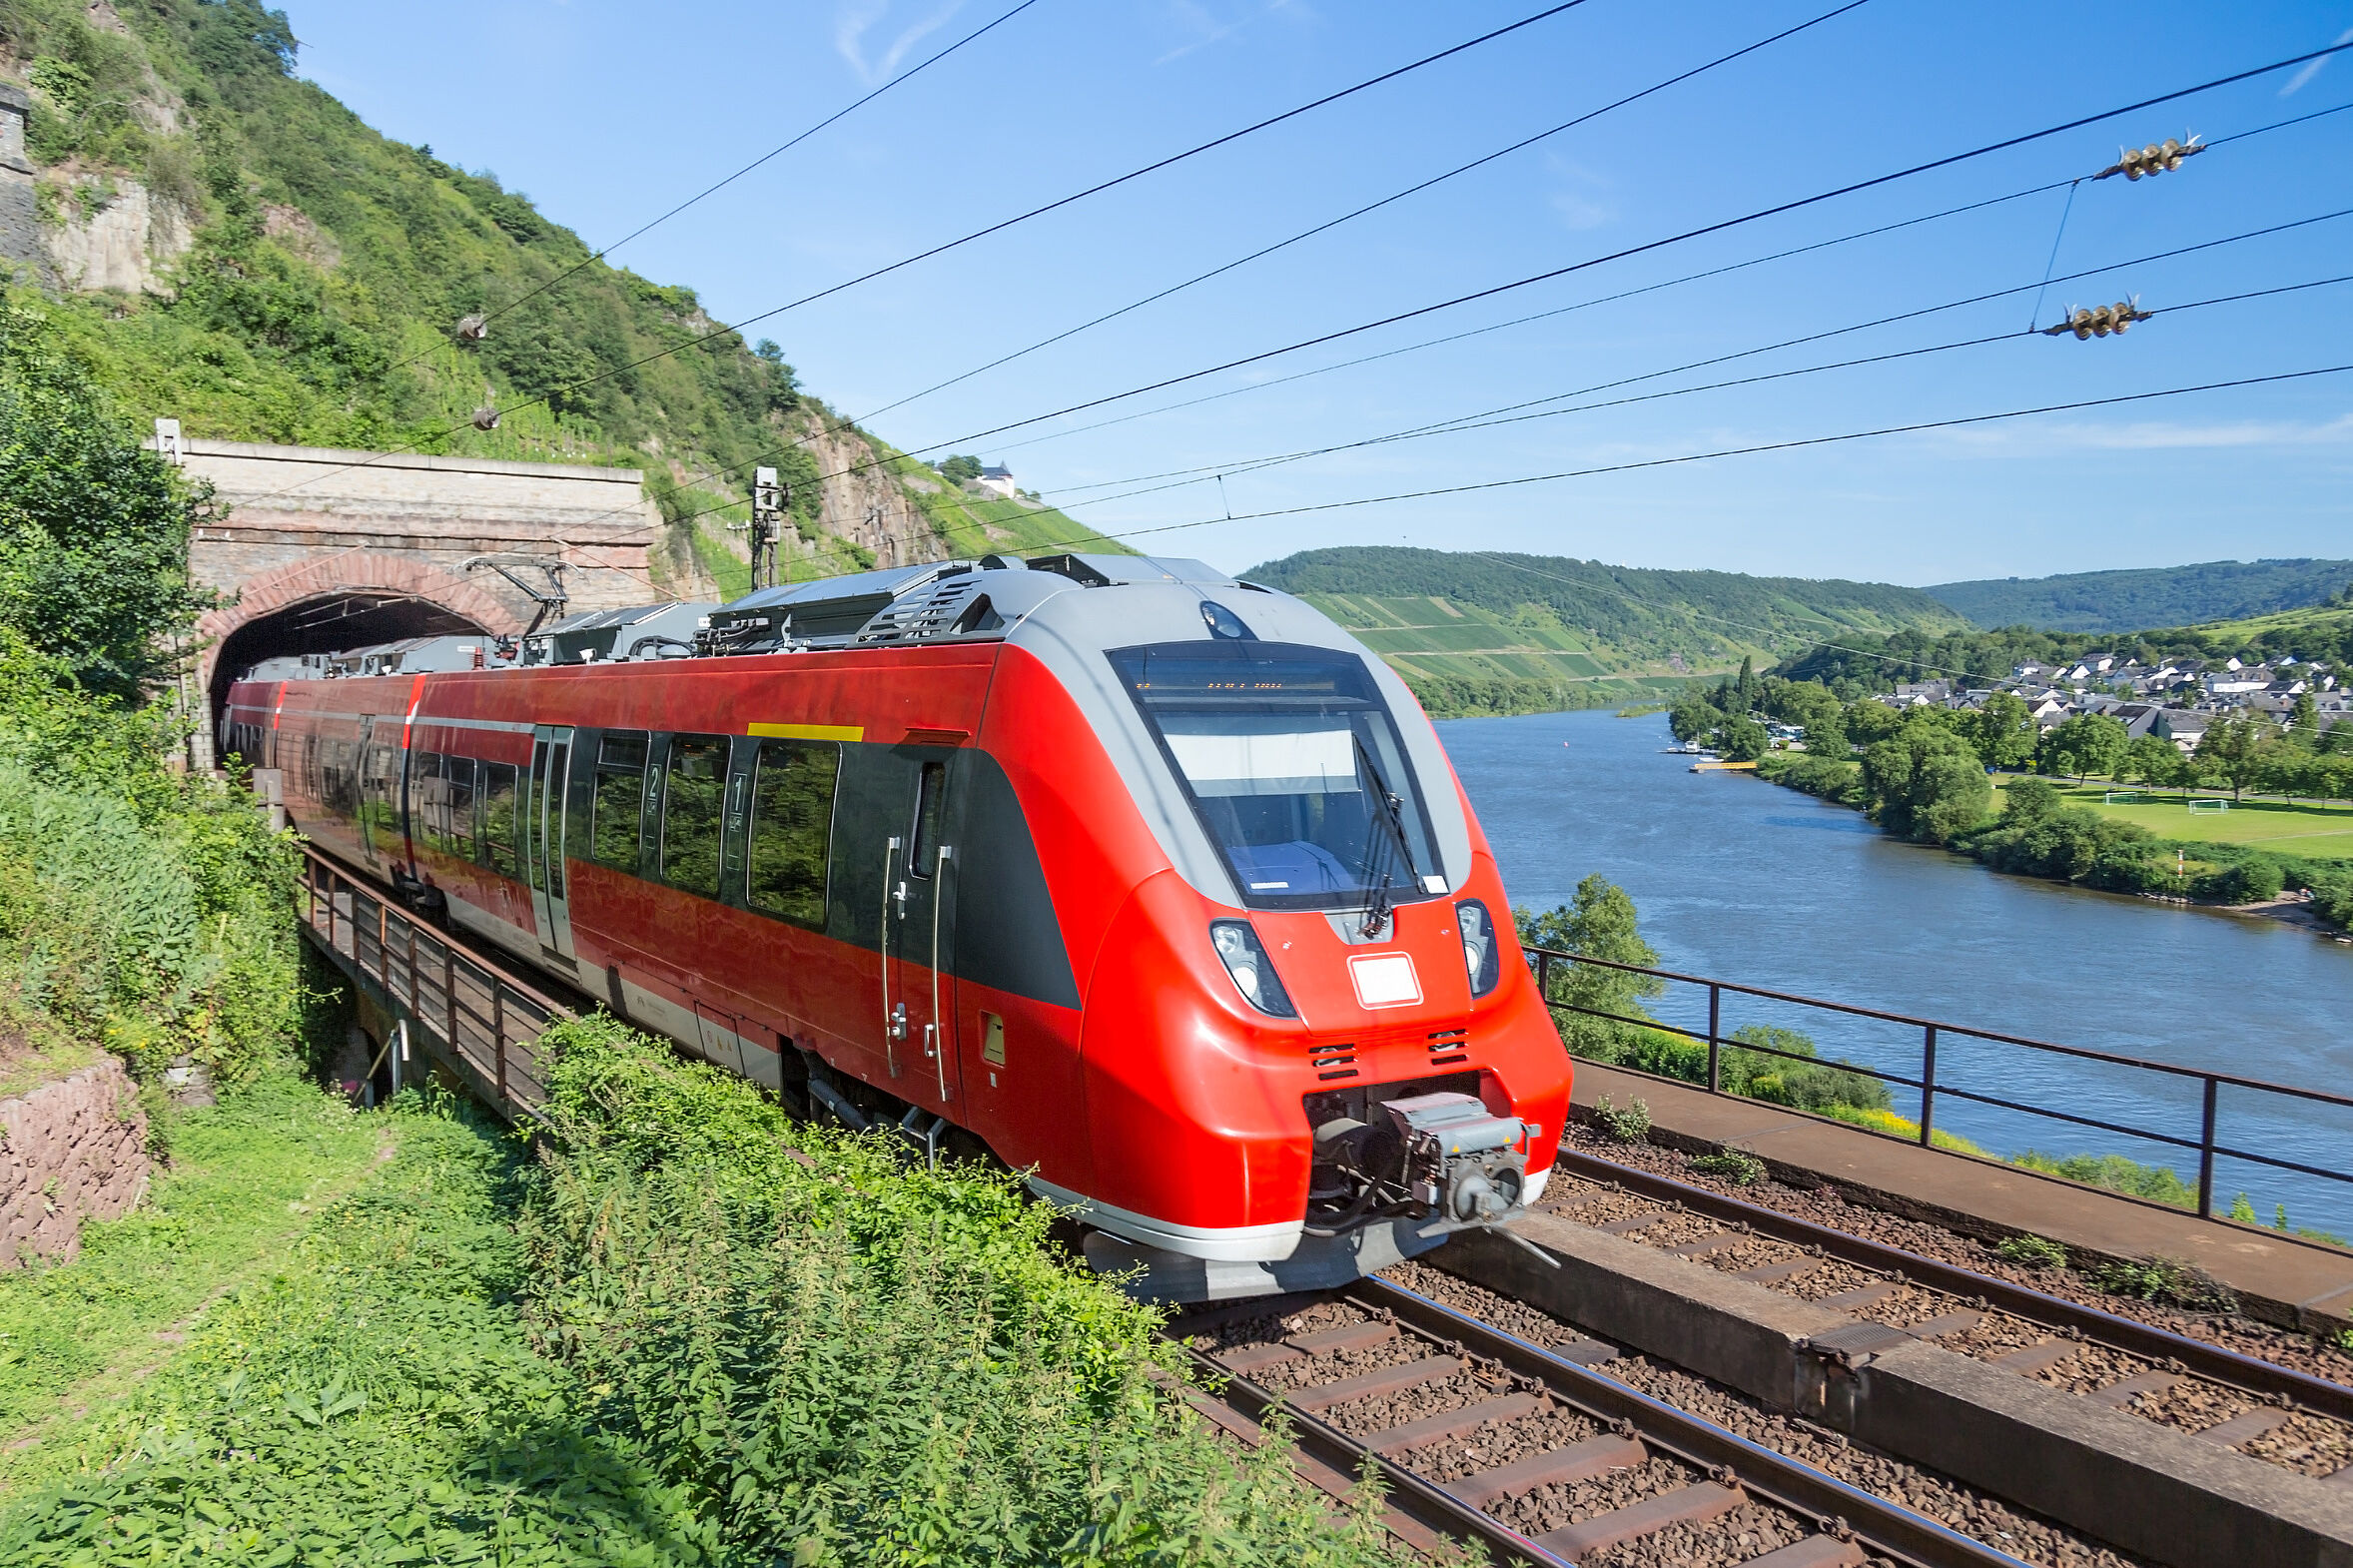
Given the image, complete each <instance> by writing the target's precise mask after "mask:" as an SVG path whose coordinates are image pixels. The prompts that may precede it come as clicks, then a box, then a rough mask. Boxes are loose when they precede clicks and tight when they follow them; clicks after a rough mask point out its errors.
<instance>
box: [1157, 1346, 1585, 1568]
mask: <svg viewBox="0 0 2353 1568" xmlns="http://www.w3.org/2000/svg"><path fill="white" fill-rule="evenodd" d="M1171 1326H1172V1327H1173V1328H1178V1329H1181V1327H1182V1324H1180V1323H1177V1324H1172V1325H1171ZM1185 1353H1186V1354H1187V1355H1189V1356H1190V1357H1191V1358H1192V1363H1193V1366H1194V1367H1195V1368H1196V1369H1197V1370H1198V1371H1199V1372H1201V1373H1202V1375H1203V1376H1204V1378H1205V1379H1207V1387H1205V1388H1203V1389H1202V1390H1200V1393H1201V1396H1202V1397H1203V1398H1204V1399H1217V1400H1222V1401H1223V1402H1225V1403H1226V1404H1228V1405H1230V1406H1231V1407H1232V1408H1233V1409H1234V1410H1236V1411H1238V1412H1239V1413H1240V1414H1241V1415H1242V1416H1243V1417H1245V1418H1246V1419H1247V1420H1248V1421H1249V1422H1250V1423H1251V1424H1252V1425H1255V1426H1258V1427H1264V1426H1266V1425H1267V1423H1268V1422H1269V1421H1270V1420H1272V1419H1274V1418H1275V1417H1276V1416H1277V1414H1278V1413H1279V1417H1280V1419H1281V1421H1282V1423H1283V1425H1284V1426H1285V1427H1286V1428H1287V1429H1288V1430H1289V1432H1290V1436H1291V1439H1292V1441H1293V1443H1294V1444H1295V1445H1296V1446H1297V1448H1298V1450H1299V1452H1300V1453H1302V1454H1304V1455H1306V1456H1307V1457H1308V1458H1309V1459H1312V1460H1314V1461H1316V1462H1317V1463H1318V1464H1320V1465H1322V1466H1323V1467H1324V1468H1325V1469H1326V1470H1328V1471H1331V1472H1336V1473H1337V1474H1338V1475H1340V1476H1342V1477H1349V1478H1354V1477H1358V1476H1361V1475H1362V1474H1363V1473H1364V1471H1365V1470H1366V1468H1367V1467H1370V1468H1371V1470H1372V1471H1373V1472H1374V1473H1375V1474H1377V1475H1378V1476H1379V1477H1380V1480H1381V1485H1382V1488H1383V1492H1384V1496H1383V1499H1382V1500H1383V1502H1384V1503H1385V1504H1386V1505H1387V1508H1388V1510H1389V1511H1390V1512H1392V1513H1395V1514H1399V1515H1402V1516H1403V1518H1404V1520H1405V1522H1406V1524H1407V1525H1408V1526H1409V1528H1408V1529H1403V1530H1401V1529H1399V1528H1398V1527H1397V1525H1396V1523H1394V1522H1390V1523H1388V1526H1387V1527H1388V1529H1389V1531H1390V1533H1391V1534H1394V1535H1396V1536H1398V1537H1399V1538H1400V1539H1402V1540H1404V1541H1406V1542H1407V1543H1408V1544H1409V1545H1413V1546H1416V1547H1419V1548H1422V1549H1424V1550H1426V1549H1427V1546H1428V1545H1429V1542H1428V1541H1427V1540H1426V1539H1424V1540H1416V1539H1415V1538H1414V1534H1413V1532H1412V1529H1411V1528H1410V1527H1414V1526H1418V1527H1419V1529H1420V1530H1423V1531H1427V1532H1429V1533H1430V1534H1431V1535H1435V1536H1438V1537H1443V1538H1446V1539H1451V1540H1456V1541H1476V1542H1478V1543H1479V1544H1480V1545H1482V1546H1485V1547H1486V1548H1487V1549H1488V1550H1489V1551H1490V1552H1492V1553H1495V1554H1497V1556H1498V1557H1499V1558H1500V1559H1501V1560H1502V1561H1505V1562H1518V1563H1527V1564H1532V1565H1534V1568H1575V1565H1574V1564H1572V1563H1570V1562H1568V1561H1567V1559H1565V1558H1561V1557H1557V1556H1555V1555H1553V1554H1552V1553H1551V1552H1548V1551H1546V1550H1545V1549H1544V1548H1543V1547H1541V1546H1538V1545H1537V1544H1536V1543H1535V1542H1534V1541H1531V1540H1529V1539H1528V1538H1527V1537H1526V1536H1524V1535H1522V1534H1520V1532H1519V1531H1517V1530H1515V1529H1513V1528H1512V1527H1511V1526H1510V1525H1508V1524H1505V1523H1504V1522H1503V1521H1502V1520H1500V1519H1497V1518H1495V1517H1493V1516H1492V1515H1490V1514H1486V1513H1483V1512H1481V1511H1480V1510H1479V1509H1476V1508H1473V1507H1472V1506H1471V1505H1470V1504H1468V1503H1466V1502H1464V1501H1463V1500H1462V1499H1460V1498H1459V1497H1456V1496H1454V1495H1453V1494H1452V1493H1450V1492H1448V1491H1446V1490H1445V1488H1443V1487H1441V1486H1438V1485H1437V1484H1435V1483H1433V1482H1431V1481H1427V1480H1425V1479H1423V1478H1422V1477H1421V1476H1419V1475H1416V1474H1414V1473H1413V1472H1412V1471H1411V1470H1408V1469H1406V1468H1405V1467H1404V1466H1403V1465H1400V1464H1398V1463H1397V1462H1396V1461H1394V1460H1392V1459H1389V1458H1386V1457H1384V1456H1382V1455H1380V1454H1377V1453H1374V1452H1373V1451H1372V1450H1371V1449H1369V1448H1367V1447H1365V1446H1364V1444H1362V1443H1360V1442H1358V1441H1357V1440H1356V1439H1355V1438H1353V1437H1350V1436H1348V1435H1347V1434H1346V1433H1345V1432H1342V1431H1341V1430H1340V1429H1339V1428H1337V1427H1335V1426H1333V1425H1331V1424H1330V1423H1329V1422H1327V1421H1323V1420H1319V1419H1317V1418H1316V1417H1315V1416H1312V1415H1309V1414H1308V1413H1307V1412H1306V1411H1304V1410H1293V1409H1291V1408H1290V1407H1289V1406H1288V1405H1285V1404H1283V1403H1282V1397H1281V1395H1280V1394H1278V1393H1276V1392H1274V1391H1273V1390H1271V1389H1267V1388H1262V1387H1260V1386H1259V1385H1258V1384H1256V1383H1253V1382H1251V1381H1250V1380H1249V1379H1248V1378H1246V1377H1244V1376H1242V1375H1241V1374H1240V1373H1239V1372H1234V1371H1229V1370H1227V1369H1226V1368H1225V1367H1224V1366H1222V1365H1220V1364H1218V1362H1217V1359H1216V1358H1215V1357H1214V1356H1211V1355H1209V1354H1207V1353H1205V1352H1203V1351H1200V1350H1195V1349H1193V1348H1191V1347H1190V1346H1189V1345H1188V1346H1186V1347H1185ZM1204 1413H1207V1412H1204ZM1212 1418H1214V1417H1213V1416H1212ZM1220 1424H1223V1423H1220Z"/></svg>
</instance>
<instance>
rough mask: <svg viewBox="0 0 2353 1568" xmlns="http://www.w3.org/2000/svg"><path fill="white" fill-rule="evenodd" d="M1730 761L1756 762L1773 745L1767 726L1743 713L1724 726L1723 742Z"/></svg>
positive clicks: (1727, 758)
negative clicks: (1766, 730)
mask: <svg viewBox="0 0 2353 1568" xmlns="http://www.w3.org/2000/svg"><path fill="white" fill-rule="evenodd" d="M1721 744H1722V746H1723V748H1724V757H1725V760H1726V761H1728V762H1754V761H1756V760H1757V759H1758V758H1760V757H1762V756H1764V755H1765V753H1766V752H1767V751H1769V750H1771V749H1772V747H1773V737H1772V736H1770V735H1768V734H1766V733H1765V726H1764V725H1762V724H1760V723H1758V722H1757V721H1756V720H1755V719H1752V718H1750V717H1748V716H1747V715H1746V714H1743V715H1741V716H1739V717H1737V718H1735V719H1733V720H1732V722H1731V723H1729V724H1727V725H1725V726H1724V738H1723V740H1722V742H1721Z"/></svg>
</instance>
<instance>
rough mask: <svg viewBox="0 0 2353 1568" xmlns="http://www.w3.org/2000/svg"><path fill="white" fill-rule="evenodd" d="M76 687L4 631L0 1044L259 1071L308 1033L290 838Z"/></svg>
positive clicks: (140, 721) (154, 724) (147, 1070)
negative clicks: (175, 762)
mask: <svg viewBox="0 0 2353 1568" xmlns="http://www.w3.org/2000/svg"><path fill="white" fill-rule="evenodd" d="M70 682H71V670H70V668H69V667H68V666H66V665H65V664H64V663H63V662H62V661H60V660H55V659H47V658H43V657H41V656H39V655H37V654H35V653H33V652H32V651H31V650H29V649H27V648H26V647H25V646H24V644H23V643H22V641H21V640H19V639H18V638H17V637H16V634H15V633H14V632H13V631H12V630H10V629H8V628H5V627H0V1039H13V1040H15V1041H17V1042H20V1043H21V1044H22V1045H23V1046H26V1047H30V1048H33V1049H37V1050H48V1051H51V1052H70V1051H72V1050H73V1049H74V1048H75V1047H76V1046H77V1045H83V1046H86V1044H87V1043H88V1042H92V1041H103V1042H104V1043H105V1044H106V1045H107V1047H108V1048H109V1049H111V1050H113V1051H114V1052H115V1053H116V1054H118V1055H120V1056H124V1057H126V1058H128V1059H129V1060H130V1062H131V1064H132V1066H133V1068H134V1070H135V1071H137V1072H139V1073H140V1074H141V1075H142V1076H143V1077H148V1078H152V1077H153V1076H154V1075H155V1074H156V1073H157V1072H160V1070H161V1069H162V1068H163V1067H164V1066H165V1065H166V1064H167V1063H168V1062H169V1061H171V1060H173V1059H176V1058H192V1059H194V1060H195V1061H198V1062H202V1063H204V1064H206V1065H207V1066H209V1067H210V1068H211V1069H212V1070H213V1072H214V1073H215V1074H216V1075H217V1076H219V1077H221V1078H223V1079H225V1080H236V1079H239V1078H244V1077H250V1076H252V1075H254V1074H256V1073H258V1072H261V1071H263V1070H264V1069H265V1068H266V1067H268V1066H269V1064H271V1063H272V1062H274V1061H279V1060H283V1059H285V1058H286V1057H287V1055H288V1054H289V1053H290V1052H291V1050H292V1048H293V1045H294V1042H295V1040H296V1038H297V1036H298V1035H299V1033H300V1029H301V1025H302V1016H301V1014H302V999H303V988H302V986H301V983H300V959H299V956H298V951H297V948H298V942H299V939H298V938H297V937H296V935H295V933H294V931H293V929H292V923H291V920H290V919H289V914H288V912H289V911H290V910H291V908H292V899H293V889H294V879H295V875H296V870H295V851H294V845H293V840H292V838H291V837H290V836H285V835H281V836H277V837H273V836H272V835H271V834H270V833H269V832H268V831H267V829H266V828H265V827H264V826H263V824H262V823H261V821H260V819H259V817H258V816H257V814H256V813H255V810H254V808H253V805H252V803H251V801H250V799H240V798H239V794H238V792H237V791H236V790H235V789H233V788H231V787H229V786H225V785H221V784H216V783H214V782H213V781H211V780H210V779H204V778H196V777H190V776H188V775H185V774H180V773H174V772H171V771H169V770H168V769H167V768H166V767H165V765H164V759H165V756H166V755H167V753H166V752H165V750H164V747H165V746H166V745H167V744H170V743H171V742H172V741H174V740H176V738H177V737H176V733H175V732H174V731H173V730H172V729H171V727H170V726H169V725H168V724H167V723H165V722H163V720H162V719H161V718H160V716H159V715H157V714H155V713H154V712H152V711H141V712H130V711H126V710H124V709H123V708H122V707H121V706H120V705H119V704H118V703H116V702H114V701H113V700H112V699H110V698H106V697H102V696H92V695H90V694H87V693H84V692H82V691H78V690H76V689H75V688H74V687H73V686H72V685H71V683H70Z"/></svg>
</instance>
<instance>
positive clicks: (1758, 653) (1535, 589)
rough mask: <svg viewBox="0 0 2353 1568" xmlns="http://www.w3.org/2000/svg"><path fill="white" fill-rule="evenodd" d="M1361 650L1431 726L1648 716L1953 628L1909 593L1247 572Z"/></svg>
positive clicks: (1323, 559) (1353, 557)
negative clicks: (1903, 637) (1731, 678)
mask: <svg viewBox="0 0 2353 1568" xmlns="http://www.w3.org/2000/svg"><path fill="white" fill-rule="evenodd" d="M1246 575H1247V576H1248V577H1249V578H1250V580H1252V581H1253V582H1262V583H1265V584H1266V585H1267V586H1269V587H1276V588H1282V589H1284V590H1286V591H1288V592H1292V593H1297V594H1299V595H1300V596H1302V597H1303V598H1305V599H1306V600H1307V601H1308V602H1309V603H1312V604H1314V605H1315V606H1316V607H1317V608H1319V609H1321V610H1322V611H1324V613H1326V614H1328V615H1330V616H1331V617H1332V618H1333V619H1334V620H1336V621H1338V622H1340V624H1342V625H1344V626H1346V627H1348V628H1349V629H1351V630H1353V631H1354V632H1356V633H1357V635H1358V636H1360V637H1362V638H1363V639H1364V641H1365V643H1366V644H1367V645H1368V646H1370V647H1372V648H1374V649H1376V650H1377V651H1378V652H1380V653H1381V654H1382V655H1383V656H1384V657H1386V658H1387V659H1388V661H1389V663H1390V664H1391V665H1392V666H1394V667H1395V669H1396V670H1397V672H1398V674H1400V675H1401V676H1403V677H1404V679H1405V681H1406V683H1407V684H1408V685H1410V686H1411V687H1412V688H1413V690H1414V694H1415V695H1416V696H1417V697H1419V698H1420V699H1421V702H1422V705H1423V706H1424V707H1426V708H1428V709H1429V710H1430V711H1431V712H1432V713H1436V714H1467V713H1529V712H1541V711H1546V710H1549V709H1555V708H1583V707H1596V706H1604V705H1615V704H1618V703H1622V702H1636V701H1652V700H1657V699H1658V698H1660V697H1661V696H1662V695H1663V694H1664V695H1673V694H1674V693H1676V692H1678V691H1680V690H1681V689H1682V686H1683V682H1684V681H1685V680H1686V679H1688V678H1690V677H1693V676H1698V675H1712V674H1717V673H1721V672H1724V671H1728V670H1731V669H1734V668H1736V667H1737V666H1738V665H1739V664H1740V661H1741V660H1742V659H1743V658H1744V657H1753V658H1755V659H1757V660H1758V662H1759V663H1770V662H1771V661H1773V660H1774V659H1777V658H1782V657H1786V656H1788V655H1790V654H1791V653H1793V652H1795V651H1796V650H1798V649H1799V648H1800V647H1802V646H1803V645H1804V642H1805V640H1806V639H1809V638H1821V637H1836V638H1845V639H1850V640H1851V639H1853V638H1854V637H1856V636H1858V635H1860V636H1864V637H1867V638H1869V639H1871V640H1873V641H1875V642H1876V641H1877V640H1878V639H1879V638H1881V637H1884V636H1886V635H1887V634H1888V633H1890V632H1893V631H1897V630H1900V629H1902V630H1920V631H1925V632H1927V633H1929V634H1932V635H1934V634H1937V633H1942V632H1946V631H1955V630H1961V629H1962V622H1961V617H1960V616H1958V615H1956V614H1954V613H1953V612H1952V611H1951V610H1949V609H1947V608H1945V607H1944V606H1943V605H1941V604H1939V603H1937V601H1935V600H1934V599H1931V598H1929V597H1928V596H1927V595H1926V594H1924V593H1922V592H1920V591H1919V590H1918V589H1914V588H1899V587H1892V586H1889V585H1887V584H1885V583H1870V582H1846V581H1841V580H1837V579H1828V580H1821V581H1817V580H1812V579H1808V578H1801V577H1751V576H1745V575H1743V574H1741V573H1739V572H1726V571H1652V570H1644V569H1639V568H1635V567H1628V566H1609V565H1604V564H1602V563H1601V562H1598V561H1582V560H1574V559H1569V558H1566V557H1561V556H1548V555H1484V554H1481V555H1471V554H1462V553H1455V552H1450V551H1445V550H1416V549H1403V548H1397V547H1389V546H1351V547H1346V548H1341V549H1328V550H1307V551H1303V552H1301V553H1300V554H1297V555H1291V556H1287V557H1285V558H1284V559H1282V560H1278V561H1269V562H1267V563H1265V564H1264V565H1261V566H1257V567H1253V568H1252V569H1251V570H1250V571H1249V572H1248V573H1247V574H1246Z"/></svg>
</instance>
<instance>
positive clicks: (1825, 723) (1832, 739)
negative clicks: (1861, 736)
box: [1806, 707, 1849, 757]
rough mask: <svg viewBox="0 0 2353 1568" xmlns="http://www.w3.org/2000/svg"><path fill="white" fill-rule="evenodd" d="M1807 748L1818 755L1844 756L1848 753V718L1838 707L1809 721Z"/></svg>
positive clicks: (1807, 726)
mask: <svg viewBox="0 0 2353 1568" xmlns="http://www.w3.org/2000/svg"><path fill="white" fill-rule="evenodd" d="M1806 750H1807V751H1809V752H1810V753H1812V754H1813V755H1815V756H1818V757H1843V756H1845V755H1846V754H1847V752H1848V750H1849V747H1848V745H1847V725H1846V719H1845V716H1844V715H1843V714H1842V713H1841V712H1840V711H1839V710H1838V709H1837V708H1836V707H1833V708H1831V709H1830V710H1829V711H1828V712H1826V713H1822V714H1820V715H1818V716H1816V717H1815V718H1813V719H1811V720H1809V721H1808V722H1807V725H1806Z"/></svg>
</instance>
